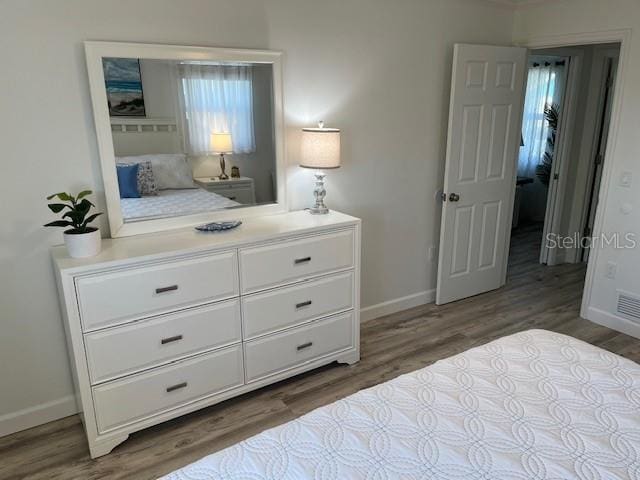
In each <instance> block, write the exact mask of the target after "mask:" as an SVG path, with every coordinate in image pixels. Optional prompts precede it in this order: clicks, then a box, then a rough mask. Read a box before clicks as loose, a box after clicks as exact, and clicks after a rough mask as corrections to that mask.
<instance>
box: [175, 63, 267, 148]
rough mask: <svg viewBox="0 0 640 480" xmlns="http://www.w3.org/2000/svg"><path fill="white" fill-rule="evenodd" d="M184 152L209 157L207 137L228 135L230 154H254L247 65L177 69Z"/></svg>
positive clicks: (196, 65) (181, 66)
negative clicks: (231, 149)
mask: <svg viewBox="0 0 640 480" xmlns="http://www.w3.org/2000/svg"><path fill="white" fill-rule="evenodd" d="M177 76H178V90H179V92H180V94H179V97H180V110H181V114H182V115H181V117H182V118H181V120H182V132H183V135H184V143H185V150H186V152H187V153H189V154H191V155H206V154H209V153H211V146H210V138H211V133H213V132H216V133H230V134H231V138H232V142H233V153H251V152H254V151H255V149H256V147H255V136H254V126H253V85H252V84H253V73H252V67H251V66H250V65H207V64H199V63H188V64H178V65H177Z"/></svg>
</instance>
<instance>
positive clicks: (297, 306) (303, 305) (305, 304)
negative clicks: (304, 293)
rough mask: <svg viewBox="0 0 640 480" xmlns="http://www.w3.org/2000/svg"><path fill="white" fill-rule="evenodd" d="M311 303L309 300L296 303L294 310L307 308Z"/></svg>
mask: <svg viewBox="0 0 640 480" xmlns="http://www.w3.org/2000/svg"><path fill="white" fill-rule="evenodd" d="M312 303H313V302H312V301H311V300H307V301H306V302H301V303H296V308H302V307H308V306H309V305H311V304H312Z"/></svg>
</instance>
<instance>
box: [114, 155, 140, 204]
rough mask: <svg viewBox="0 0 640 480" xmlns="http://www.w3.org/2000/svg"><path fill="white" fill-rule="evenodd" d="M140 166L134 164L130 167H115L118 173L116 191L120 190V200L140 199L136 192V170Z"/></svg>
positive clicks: (124, 165)
mask: <svg viewBox="0 0 640 480" xmlns="http://www.w3.org/2000/svg"><path fill="white" fill-rule="evenodd" d="M139 169H140V165H139V164H137V163H134V164H132V165H128V164H119V165H116V171H117V172H118V189H119V190H120V198H140V192H139V191H138V170H139Z"/></svg>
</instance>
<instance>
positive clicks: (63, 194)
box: [47, 192, 73, 202]
mask: <svg viewBox="0 0 640 480" xmlns="http://www.w3.org/2000/svg"><path fill="white" fill-rule="evenodd" d="M55 197H58V199H60V200H62V201H63V202H70V201H72V200H73V197H72V196H71V195H69V194H68V193H66V192H60V193H54V194H53V195H49V196H48V197H47V200H51V199H52V198H55Z"/></svg>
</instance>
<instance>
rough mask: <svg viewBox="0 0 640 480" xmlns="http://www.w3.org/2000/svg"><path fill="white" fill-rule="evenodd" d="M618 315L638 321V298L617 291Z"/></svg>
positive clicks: (639, 312)
mask: <svg viewBox="0 0 640 480" xmlns="http://www.w3.org/2000/svg"><path fill="white" fill-rule="evenodd" d="M617 311H618V313H620V314H622V315H624V316H625V317H629V318H633V319H635V320H639V321H640V296H637V295H634V294H632V293H629V292H624V291H622V290H618V305H617Z"/></svg>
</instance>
